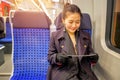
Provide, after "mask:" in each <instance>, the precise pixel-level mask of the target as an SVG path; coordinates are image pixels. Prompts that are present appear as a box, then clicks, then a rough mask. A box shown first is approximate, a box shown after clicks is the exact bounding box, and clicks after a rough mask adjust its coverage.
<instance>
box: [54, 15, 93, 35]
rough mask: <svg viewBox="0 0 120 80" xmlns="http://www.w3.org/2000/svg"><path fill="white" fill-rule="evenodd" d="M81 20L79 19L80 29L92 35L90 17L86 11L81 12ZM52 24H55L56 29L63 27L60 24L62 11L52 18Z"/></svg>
mask: <svg viewBox="0 0 120 80" xmlns="http://www.w3.org/2000/svg"><path fill="white" fill-rule="evenodd" d="M82 16H83V17H82V20H81V25H80V29H81V30H83V31H86V32H88V33H90V35H92V24H91V18H90V16H89V14H88V13H82ZM54 24H55V26H56V30H59V29H60V28H62V27H63V24H62V13H60V14H59V15H58V16H57V17H56V19H55V20H54Z"/></svg>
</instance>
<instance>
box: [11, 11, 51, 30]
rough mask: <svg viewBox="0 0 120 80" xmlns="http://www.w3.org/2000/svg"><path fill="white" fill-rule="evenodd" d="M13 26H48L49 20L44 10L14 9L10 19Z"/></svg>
mask: <svg viewBox="0 0 120 80" xmlns="http://www.w3.org/2000/svg"><path fill="white" fill-rule="evenodd" d="M12 23H13V27H20V28H23V27H25V28H28V27H29V28H49V27H50V24H51V21H50V19H49V18H48V16H47V15H46V14H45V13H44V12H40V11H15V13H14V17H13V19H12Z"/></svg>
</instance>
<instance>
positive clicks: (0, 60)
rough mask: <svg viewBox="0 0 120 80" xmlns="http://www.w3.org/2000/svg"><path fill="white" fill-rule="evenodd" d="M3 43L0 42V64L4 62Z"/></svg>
mask: <svg viewBox="0 0 120 80" xmlns="http://www.w3.org/2000/svg"><path fill="white" fill-rule="evenodd" d="M4 47H5V46H4V45H2V44H0V66H1V65H2V64H3V63H4V62H5V60H4Z"/></svg>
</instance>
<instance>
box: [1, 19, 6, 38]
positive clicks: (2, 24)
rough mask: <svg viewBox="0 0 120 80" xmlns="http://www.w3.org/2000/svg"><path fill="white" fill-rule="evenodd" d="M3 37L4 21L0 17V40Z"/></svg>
mask: <svg viewBox="0 0 120 80" xmlns="http://www.w3.org/2000/svg"><path fill="white" fill-rule="evenodd" d="M4 37H5V33H4V19H3V17H0V39H2V38H4Z"/></svg>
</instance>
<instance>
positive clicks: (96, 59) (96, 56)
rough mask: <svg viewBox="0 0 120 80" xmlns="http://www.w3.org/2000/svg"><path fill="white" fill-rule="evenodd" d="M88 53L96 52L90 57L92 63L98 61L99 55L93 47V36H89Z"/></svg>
mask: <svg viewBox="0 0 120 80" xmlns="http://www.w3.org/2000/svg"><path fill="white" fill-rule="evenodd" d="M88 53H89V54H95V55H94V56H90V57H89V58H88V59H89V61H90V63H97V61H98V59H99V56H98V54H97V53H95V52H94V50H93V48H92V42H91V38H90V36H89V45H88Z"/></svg>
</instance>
